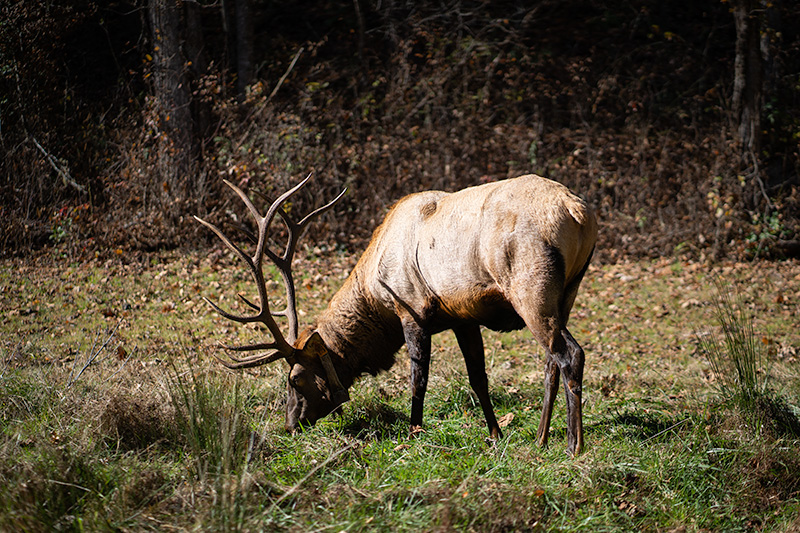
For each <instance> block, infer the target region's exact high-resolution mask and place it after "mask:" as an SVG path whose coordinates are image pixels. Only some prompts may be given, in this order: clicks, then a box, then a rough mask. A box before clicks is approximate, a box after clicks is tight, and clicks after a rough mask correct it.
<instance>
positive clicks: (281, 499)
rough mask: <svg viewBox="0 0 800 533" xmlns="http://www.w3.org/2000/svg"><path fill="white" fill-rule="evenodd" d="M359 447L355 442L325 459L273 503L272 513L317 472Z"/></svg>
mask: <svg viewBox="0 0 800 533" xmlns="http://www.w3.org/2000/svg"><path fill="white" fill-rule="evenodd" d="M357 445H358V441H353V442H351V443H350V444H348V445H347V446H345V447H344V448H341V449H340V450H338V451H336V452H334V453H332V454H331V455H330V456H329V457H328V458H327V459H325V460H324V461H322V462H321V463H320V464H318V465H317V466H315V467H314V468H312V469H311V470H309V472H308V474H306V475H305V476H303V479H301V480H300V481H298V482H297V483H295V485H294V487H292V488H291V489H289V490H288V491H286V492H285V493H284V494H283V496H281V497H280V498H278V499H277V500H275V501H274V502H272V505H271V506H270V511H272V509H274V508H275V507H277V506H279V505H280V504H281V503H283V501H284V500H286V499H287V498H289V497H290V496H292V495H293V494H294V493H296V492H297V491H298V490H299V489H300V487H301V486H302V485H303V483H305V482H306V481H308V480H309V479H310V478H311V477H312V476H313V475H314V474H316V473H317V472H319V471H320V470H321V469H323V468H325V467H326V466H328V465H329V464H330V463H332V462H333V461H334V460H335V459H336V458H337V457H339V456H340V455H342V454H343V453H345V452H347V451H349V450H352V449H353V448H355V447H356V446H357Z"/></svg>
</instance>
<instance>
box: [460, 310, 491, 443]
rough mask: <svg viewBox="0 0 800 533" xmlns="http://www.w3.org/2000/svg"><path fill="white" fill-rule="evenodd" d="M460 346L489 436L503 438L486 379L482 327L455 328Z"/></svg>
mask: <svg viewBox="0 0 800 533" xmlns="http://www.w3.org/2000/svg"><path fill="white" fill-rule="evenodd" d="M453 332H454V333H455V334H456V340H458V346H459V348H461V353H463V354H464V362H465V363H466V364H467V374H468V375H469V384H470V386H471V387H472V390H474V391H475V394H476V395H477V396H478V401H479V402H480V404H481V409H483V416H484V418H486V425H487V426H488V427H489V434H490V435H491V436H492V438H493V439H497V438H500V437H502V436H503V433H502V431H500V426H499V425H498V424H497V419H496V418H495V416H494V409H493V408H492V400H491V399H490V398H489V380H488V379H487V377H486V359H485V356H484V353H483V338H482V337H481V329H480V326H477V325H475V326H462V327H459V328H454V329H453Z"/></svg>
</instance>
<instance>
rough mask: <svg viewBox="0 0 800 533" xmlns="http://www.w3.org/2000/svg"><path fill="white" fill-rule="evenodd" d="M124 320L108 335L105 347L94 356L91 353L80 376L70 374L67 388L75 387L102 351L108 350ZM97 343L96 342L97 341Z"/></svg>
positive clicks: (79, 373) (99, 349)
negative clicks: (107, 347)
mask: <svg viewBox="0 0 800 533" xmlns="http://www.w3.org/2000/svg"><path fill="white" fill-rule="evenodd" d="M123 320H124V319H123V318H121V319H120V320H119V322H117V325H116V326H114V329H113V330H112V331H111V333H109V334H108V338H107V339H106V340H105V342H104V343H103V345H102V346H100V348H98V349H97V351H96V352H94V354H92V353H91V352H90V353H89V358H88V359H87V360H86V364H85V365H83V368H81V371H80V372H78V375H77V376H75V377H74V378H73V377H72V372H70V380H69V383H67V388H70V387H72V385H74V384H75V382H76V381H78V379H79V378H80V377H81V375H82V374H83V372H84V371H85V370H86V369H87V368H89V365H91V364H92V363H93V362H94V360H95V359H97V356H98V355H100V353H101V352H102V351H103V350H104V349H105V348H106V346H108V343H109V342H111V339H113V338H114V334H115V333H116V332H117V330H118V329H119V326H120V324H122V321H123ZM95 342H96V341H95ZM92 351H94V346H93V347H92Z"/></svg>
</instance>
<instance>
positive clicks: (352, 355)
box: [317, 263, 404, 389]
mask: <svg viewBox="0 0 800 533" xmlns="http://www.w3.org/2000/svg"><path fill="white" fill-rule="evenodd" d="M360 266H361V264H360V263H359V264H358V265H356V267H355V269H354V270H353V272H352V273H351V274H350V276H349V277H348V278H347V280H346V281H345V282H344V285H342V288H341V289H339V291H338V292H337V293H336V294H335V295H334V297H333V299H331V302H330V304H328V308H327V309H326V310H325V311H324V312H323V313H322V314H321V315H320V317H319V319H318V321H317V331H318V332H319V334H320V336H321V337H322V340H324V341H325V344H326V346H327V347H328V350H329V351H331V352H332V353H333V355H334V356H333V357H332V361H333V364H334V367H335V368H336V371H337V373H338V374H339V379H340V380H341V382H342V385H343V386H344V388H346V389H348V388H350V386H351V385H352V384H353V382H354V381H355V380H356V379H357V378H358V377H359V376H360V375H362V374H371V375H373V376H374V375H376V374H377V373H378V372H380V371H385V370H389V368H391V367H392V365H393V364H394V361H395V357H394V356H395V353H396V352H397V351H398V350H399V349H400V347H401V346H402V345H403V342H404V338H403V329H402V325H401V324H400V320H399V319H398V318H397V316H396V315H395V314H394V313H392V312H390V310H387V309H384V308H383V307H382V306H381V305H380V304H378V302H377V300H376V299H375V298H373V297H371V295H370V294H369V292H368V291H367V290H366V288H365V286H364V283H363V279H362V278H363V274H362V273H361V268H360Z"/></svg>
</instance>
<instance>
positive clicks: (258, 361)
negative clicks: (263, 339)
mask: <svg viewBox="0 0 800 533" xmlns="http://www.w3.org/2000/svg"><path fill="white" fill-rule="evenodd" d="M211 355H213V356H214V359H216V360H217V361H219V362H220V363H222V365H223V366H225V367H227V368H230V369H231V370H241V369H243V368H253V367H256V366H261V365H266V364H269V363H273V362H275V361H277V360H278V359H283V358H284V356H283V354H281V353H280V352H275V353H272V354H259V355H253V356H250V357H243V358H241V359H237V358H236V357H231V358H230V359H231V361H234V362H233V363H231V362H230V361H226V360H225V359H222V358H221V357H218V356H217V355H216V354H213V353H212V354H211Z"/></svg>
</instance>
